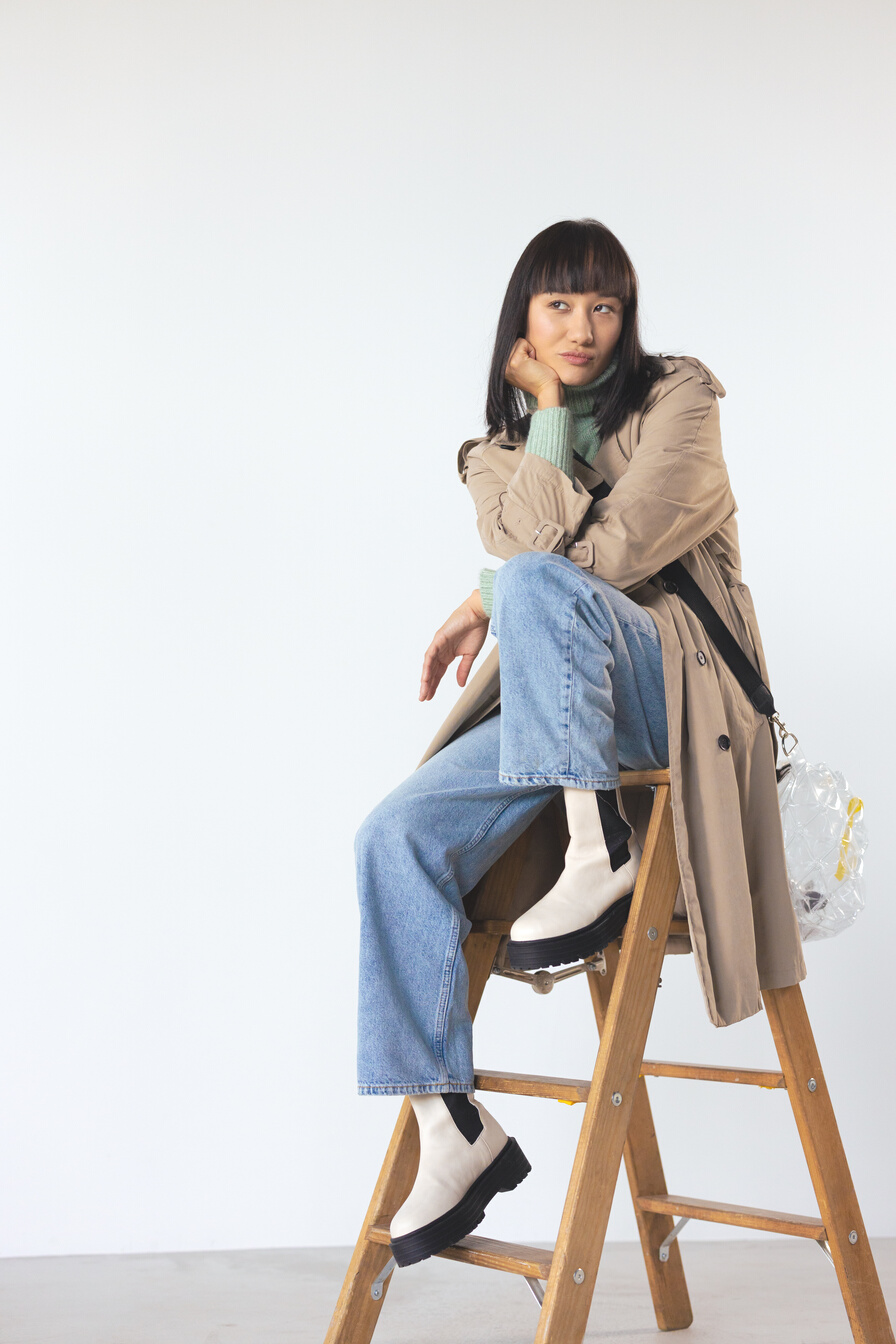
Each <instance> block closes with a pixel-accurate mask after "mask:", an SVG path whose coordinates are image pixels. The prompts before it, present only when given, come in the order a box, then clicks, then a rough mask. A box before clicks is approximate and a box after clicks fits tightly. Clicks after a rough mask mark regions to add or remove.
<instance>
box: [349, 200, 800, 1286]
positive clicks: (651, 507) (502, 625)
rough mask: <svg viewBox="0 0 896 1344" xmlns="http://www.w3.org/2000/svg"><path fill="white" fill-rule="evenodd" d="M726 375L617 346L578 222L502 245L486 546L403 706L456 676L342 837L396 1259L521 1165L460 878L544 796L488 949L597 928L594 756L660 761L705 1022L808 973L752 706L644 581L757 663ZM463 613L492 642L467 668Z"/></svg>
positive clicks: (485, 452) (610, 276) (627, 892)
mask: <svg viewBox="0 0 896 1344" xmlns="http://www.w3.org/2000/svg"><path fill="white" fill-rule="evenodd" d="M724 391H725V390H724V388H723V387H722V385H721V384H720V383H719V382H718V380H717V379H716V378H715V377H714V376H713V374H712V373H711V372H710V371H709V369H707V368H706V366H705V365H703V364H701V363H700V362H699V361H698V360H696V359H693V358H691V357H671V358H664V357H658V356H651V355H648V354H647V353H646V352H645V351H644V350H643V348H642V346H641V343H640V338H639V331H638V289H637V276H636V274H635V271H634V268H633V266H632V263H631V261H630V259H629V257H628V255H627V253H626V251H625V249H624V248H623V247H622V245H621V243H620V242H619V240H618V239H617V238H615V236H614V235H613V234H612V233H611V232H610V231H609V230H608V229H607V228H605V226H604V225H602V224H600V223H599V222H598V221H596V220H592V219H583V220H564V221H561V222H560V223H558V224H554V225H552V226H551V227H550V228H547V229H545V230H544V231H543V232H541V233H540V234H538V235H537V236H536V237H535V238H534V239H533V240H532V242H531V243H530V244H529V245H528V247H527V248H526V249H525V251H524V252H523V254H522V256H521V257H520V259H519V261H518V263H517V265H516V267H515V269H514V272H513V274H512V276H511V279H510V283H509V285H508V288H507V293H506V295H505V298H504V304H503V307H502V311H501V316H500V319H499V322H498V329H497V335H496V340H495V348H494V354H493V359H492V367H491V374H490V378H489V388H488V399H487V407H486V421H487V425H488V431H489V432H488V434H487V435H486V436H485V437H484V438H481V439H471V440H469V441H467V442H466V443H464V444H463V445H462V447H461V449H460V453H459V455H458V471H459V474H460V478H461V480H462V481H464V482H465V484H466V485H467V487H468V489H469V490H470V493H471V495H472V497H473V501H474V503H475V507H476V514H477V522H478V527H479V532H480V535H481V537H482V540H483V543H484V545H485V547H486V549H487V550H488V551H489V552H490V553H491V554H493V555H496V556H498V557H500V558H501V559H503V560H505V562H506V563H505V564H504V565H503V566H501V568H500V569H499V570H498V571H497V572H495V571H493V570H490V569H483V570H482V571H481V573H480V576H479V586H478V588H477V589H476V590H474V591H473V592H472V593H471V595H470V596H469V597H468V598H467V599H466V600H465V601H464V602H463V603H462V604H461V605H460V606H459V607H458V608H457V610H456V611H454V612H453V613H452V615H451V616H450V617H449V619H448V620H447V621H446V622H445V624H444V625H443V626H442V628H441V629H440V630H439V631H438V632H437V634H436V635H435V637H434V639H433V641H432V643H431V645H430V647H429V649H428V650H427V652H426V655H425V658H424V664H423V674H422V681H421V687H420V699H422V700H426V699H430V698H431V697H432V696H433V694H434V693H435V690H436V687H437V686H438V684H439V682H440V680H441V678H442V676H443V674H444V672H445V671H446V669H447V668H448V667H449V666H450V665H451V663H452V662H453V661H454V659H455V658H460V664H459V667H458V672H457V680H458V684H459V685H461V686H463V687H465V689H464V692H463V694H462V695H461V696H460V698H459V700H458V702H457V704H456V705H455V707H454V709H453V710H452V712H451V713H450V714H449V715H448V717H447V719H446V720H445V722H444V723H443V725H442V727H441V729H440V730H439V732H438V733H437V735H436V738H435V739H434V741H433V743H432V744H431V745H430V747H429V749H428V751H427V752H426V754H425V755H424V757H423V760H422V761H421V762H420V764H419V765H418V767H417V769H416V770H415V772H414V773H413V774H412V775H411V776H410V777H409V778H408V779H407V780H405V781H404V782H403V783H402V784H400V785H399V786H398V787H397V788H396V789H394V790H393V791H392V793H390V794H389V795H388V796H387V797H386V798H385V799H384V800H383V801H382V802H381V803H380V804H379V805H378V806H377V807H376V808H374V810H373V811H372V812H371V813H370V815H369V816H368V817H367V818H366V819H365V821H364V822H363V823H362V825H361V827H360V829H359V830H358V833H357V836H356V839H355V853H356V859H357V873H358V897H359V904H360V910H361V958H360V993H359V1048H358V1087H359V1091H360V1092H361V1093H363V1094H371V1095H372V1094H380V1095H384V1094H385V1095H400V1094H407V1095H408V1096H409V1098H410V1103H411V1106H412V1107H413V1110H414V1113H415V1115H416V1118H417V1121H418V1126H419V1132H420V1163H419V1168H418V1172H417V1178H416V1181H415V1183H414V1187H413V1189H412V1190H411V1193H410V1195H409V1197H408V1199H407V1200H406V1201H405V1203H404V1204H403V1205H402V1207H401V1209H400V1210H399V1211H398V1212H397V1213H396V1215H395V1217H394V1218H393V1220H392V1226H391V1237H392V1243H391V1244H392V1251H393V1254H394V1256H395V1259H396V1261H397V1263H398V1264H399V1265H404V1264H411V1263H413V1262H415V1261H417V1260H420V1259H423V1258H425V1257H427V1256H429V1255H433V1254H435V1253H436V1252H437V1251H439V1250H442V1249H444V1248H445V1247H446V1246H448V1245H451V1244H453V1243H454V1242H455V1241H457V1240H458V1239H459V1238H460V1237H462V1236H465V1235H467V1233H469V1232H470V1231H471V1230H472V1229H473V1228H474V1227H476V1226H477V1225H478V1223H479V1222H480V1221H481V1220H482V1217H483V1216H484V1211H485V1207H486V1204H487V1203H488V1202H489V1200H490V1199H491V1198H493V1196H494V1195H495V1194H496V1193H497V1192H498V1191H501V1190H510V1189H512V1188H513V1187H514V1186H515V1185H517V1184H519V1182H520V1181H521V1180H522V1179H523V1178H524V1177H525V1175H526V1174H527V1172H528V1171H529V1164H528V1162H527V1161H526V1159H525V1157H524V1156H523V1154H522V1152H521V1150H520V1148H519V1145H518V1144H517V1143H516V1141H515V1140H514V1139H512V1138H508V1136H507V1135H506V1134H505V1132H504V1130H503V1129H502V1128H501V1126H500V1124H499V1123H498V1121H497V1120H496V1119H495V1118H494V1117H493V1116H491V1115H490V1114H489V1112H488V1111H487V1110H486V1109H485V1107H484V1106H483V1105H482V1103H481V1102H480V1101H478V1100H477V1099H476V1098H474V1097H473V1095H472V1093H473V1060H472V1039H471V1038H472V1030H471V1021H470V1015H469V1012H468V1010H467V988H468V983H467V973H466V964H465V961H464V957H463V954H462V951H461V944H462V942H463V939H464V937H465V936H466V934H467V932H468V931H469V929H470V921H469V919H468V918H467V916H466V913H465V911H464V905H463V898H464V896H465V895H466V894H467V893H468V892H470V891H471V890H472V888H473V887H474V886H475V885H476V883H477V882H478V881H479V879H480V878H481V877H482V876H483V874H484V873H485V872H487V871H488V869H489V868H490V867H491V866H492V864H493V863H494V862H495V860H496V859H497V858H498V857H499V856H500V855H501V854H502V853H503V852H504V850H506V849H507V848H508V846H509V845H510V844H511V843H512V842H513V841H514V840H515V839H516V838H517V837H518V836H519V835H520V834H521V833H522V832H523V831H524V830H526V829H527V827H529V826H530V825H531V824H532V822H533V820H534V819H535V818H536V816H537V815H538V813H539V812H541V811H542V809H544V808H545V807H546V806H547V805H548V804H549V803H550V802H551V801H552V800H557V799H558V795H559V794H560V792H561V791H562V801H563V805H564V807H565V811H566V821H567V826H568V830H569V846H568V848H567V850H566V853H565V856H564V866H563V869H562V871H561V872H560V876H559V878H557V880H556V881H555V882H554V883H553V885H552V886H550V889H548V890H545V889H544V883H543V882H540V881H539V875H538V872H537V869H535V868H533V869H531V870H528V876H527V875H524V878H523V884H524V886H525V884H526V882H527V881H528V884H529V886H528V889H527V890H526V891H525V892H524V893H523V897H524V899H523V901H521V903H520V908H521V909H522V910H523V913H522V914H521V915H520V917H519V918H517V919H516V920H515V921H514V923H513V924H512V926H511V930H510V940H509V944H508V951H509V955H510V960H511V964H514V965H517V966H525V967H528V968H531V969H535V968H537V967H541V966H550V965H556V964H559V963H562V962H564V961H573V960H578V959H580V958H582V957H585V956H589V955H591V954H592V953H594V952H597V951H599V950H601V949H602V948H603V947H605V946H606V945H607V944H608V943H609V942H610V941H611V940H612V939H613V938H615V937H617V936H618V934H619V932H620V931H621V929H622V927H623V925H624V923H625V919H626V916H627V913H628V907H629V903H630V901H631V895H632V892H633V889H634V884H635V878H636V875H637V871H638V864H639V860H640V853H641V850H640V844H639V841H638V836H637V833H636V828H634V827H633V826H632V825H630V824H629V821H628V819H627V817H626V815H625V812H624V811H623V807H622V800H621V796H620V792H619V788H618V786H619V771H620V768H623V769H629V770H637V769H656V768H665V767H668V768H669V771H670V780H671V786H672V788H671V795H672V806H673V819H674V825H675V836H676V847H677V851H678V860H679V867H680V871H681V885H680V888H679V893H678V900H677V902H676V908H677V910H678V911H679V912H680V913H681V914H686V915H687V918H688V922H689V928H690V940H689V942H688V946H687V948H686V949H681V950H693V952H694V955H695V963H696V965H697V970H698V976H699V979H700V983H701V986H702V989H703V993H704V1000H705V1003H706V1008H707V1012H708V1014H709V1017H710V1020H711V1021H712V1022H713V1023H714V1024H715V1025H717V1026H725V1025H728V1024H729V1023H731V1022H735V1021H739V1020H741V1019H742V1018H744V1017H747V1016H749V1015H750V1014H752V1013H754V1012H757V1011H759V1009H760V1008H761V1006H762V1003H761V998H760V993H759V991H760V989H763V988H771V987H779V986H782V985H786V984H793V983H796V982H797V981H798V980H801V979H802V978H803V977H804V976H805V974H806V968H805V963H804V961H803V956H802V948H801V943H800V937H799V930H798V926H797V923H796V918H795V915H794V911H793V907H792V905H791V902H790V894H789V886H788V880H787V872H786V864H785V860H784V850H783V840H782V836H781V822H780V812H779V809H778V801H777V780H776V776H775V768H774V767H775V752H774V750H773V744H772V741H771V740H770V734H769V731H768V720H767V719H766V718H765V717H764V716H763V715H762V714H760V713H759V712H758V711H757V710H755V709H754V707H753V706H752V704H751V703H750V701H749V700H748V699H747V697H746V696H745V694H744V692H743V691H742V689H741V687H740V685H739V683H738V682H737V681H736V680H735V678H734V676H733V675H732V674H731V672H730V671H729V669H728V667H727V665H726V664H725V663H724V662H723V661H722V660H721V658H720V657H719V656H718V654H717V653H716V651H715V648H714V646H713V645H712V644H711V643H710V642H709V641H708V639H707V637H706V634H705V632H704V630H703V627H702V625H701V624H700V622H699V621H698V619H697V618H696V617H695V616H694V614H693V613H692V612H691V611H690V609H689V608H688V607H686V606H685V605H684V604H683V603H682V601H681V599H680V598H679V597H678V595H677V593H676V592H670V591H667V589H666V588H664V587H663V585H662V584H661V583H660V582H659V581H658V580H655V579H654V576H656V575H657V572H658V571H659V570H660V569H661V568H662V566H663V565H665V564H667V563H668V562H669V561H671V560H674V559H677V558H681V559H682V560H683V562H684V564H685V565H686V566H687V568H688V569H689V570H690V572H691V573H692V575H693V576H694V577H695V578H696V580H697V582H698V583H699V584H700V586H701V588H702V589H703V591H704V592H705V593H706V594H707V595H708V596H709V598H710V600H711V601H712V602H713V604H714V605H715V606H716V608H717V610H718V611H719V614H720V615H721V616H722V618H723V620H725V622H726V624H727V625H728V627H729V629H730V630H731V631H732V633H733V634H734V636H735V638H736V639H737V640H738V641H739V643H740V644H741V646H742V648H743V649H744V650H745V651H746V652H747V654H748V656H749V655H750V654H752V658H753V661H754V664H755V665H756V666H757V667H758V670H759V672H760V675H761V676H762V677H763V680H764V681H766V683H768V674H767V669H766V665H765V658H764V654H763V650H762V643H761V640H760V637H759V630H758V626H757V622H756V617H755V613H754V610H753V605H752V600H751V597H750V593H749V590H748V589H747V587H746V585H745V584H744V583H743V581H742V579H741V571H740V552H739V547H738V541H737V527H736V523H735V519H734V515H735V513H736V511H737V505H736V503H735V500H734V496H733V495H732V492H731V486H730V483H729V480H728V473H727V469H726V466H725V462H724V459H723V456H722V449H721V441H720V435H719V410H718V398H719V397H721V396H724ZM489 622H491V630H492V633H493V634H494V635H495V636H496V637H497V640H498V644H497V646H496V647H495V648H494V649H493V650H492V652H491V654H490V655H489V657H488V659H487V660H486V662H485V664H484V665H483V666H482V667H481V668H480V669H479V671H478V673H477V674H476V676H475V677H474V678H473V679H472V681H471V682H470V683H469V685H468V684H467V677H468V675H469V671H470V667H471V665H472V663H473V661H474V659H475V658H476V656H477V654H478V653H479V651H480V649H481V648H482V645H483V643H484V642H485V638H486V635H487V633H488V630H489ZM499 650H500V673H499V666H498V653H499ZM671 941H672V940H670V943H671ZM686 941H687V940H686ZM670 950H674V949H670Z"/></svg>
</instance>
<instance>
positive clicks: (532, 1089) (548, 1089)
mask: <svg viewBox="0 0 896 1344" xmlns="http://www.w3.org/2000/svg"><path fill="white" fill-rule="evenodd" d="M473 1086H474V1087H475V1088H477V1089H478V1090H479V1091H480V1092H512V1093H513V1094H514V1095H515V1096H518V1097H549V1098H553V1100H554V1101H587V1100H588V1091H589V1089H590V1087H591V1083H590V1082H589V1081H588V1079H587V1078H552V1077H550V1075H548V1074H541V1073H501V1072H500V1070H496V1069H489V1071H488V1073H475V1074H474V1075H473Z"/></svg>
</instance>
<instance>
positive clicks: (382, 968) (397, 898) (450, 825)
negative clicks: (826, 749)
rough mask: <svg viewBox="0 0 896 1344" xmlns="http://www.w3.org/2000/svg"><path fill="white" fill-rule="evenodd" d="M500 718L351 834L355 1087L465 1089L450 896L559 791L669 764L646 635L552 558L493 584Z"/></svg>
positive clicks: (657, 670) (642, 623) (595, 587)
mask: <svg viewBox="0 0 896 1344" xmlns="http://www.w3.org/2000/svg"><path fill="white" fill-rule="evenodd" d="M491 629H492V633H493V634H495V635H496V636H497V639H498V645H499V647H500V650H501V654H500V658H501V704H500V711H499V712H498V713H494V714H492V715H490V716H489V717H488V718H485V719H483V720H481V721H480V722H479V723H477V724H475V725H474V726H473V727H472V728H469V729H467V730H466V731H465V732H463V733H461V735H460V736H459V737H456V738H455V739H454V740H453V741H451V742H449V743H448V745H447V746H445V747H442V749H441V750H440V751H438V752H436V754H435V755H434V756H432V757H430V759H429V760H428V761H426V762H425V763H424V764H423V765H421V766H420V767H419V769H417V770H415V771H414V773H413V774H411V775H409V776H408V778H407V779H406V780H404V782H403V783H401V784H399V785H398V787H397V788H395V789H393V790H392V792H391V793H390V794H388V795H387V796H386V797H385V798H384V799H383V800H382V802H380V803H378V804H377V806H376V807H375V808H374V809H373V811H372V812H371V813H370V814H369V815H368V816H367V817H366V818H365V819H364V821H363V822H362V823H361V826H360V827H359V829H358V832H357V834H356V836H355V859H356V865H357V881H358V903H359V906H360V913H361V950H360V967H359V994H358V1091H359V1092H360V1093H361V1094H371V1095H372V1094H379V1095H400V1094H403V1093H417V1092H472V1091H473V1041H472V1022H471V1020H470V1014H469V1011H468V1009H467V992H468V980H467V965H466V961H465V959H464V956H463V952H462V950H461V944H462V943H463V940H464V938H465V937H466V935H467V933H468V932H469V930H470V927H471V925H470V921H469V919H468V918H467V916H466V913H465V911H464V905H463V898H464V896H465V895H467V893H468V892H470V891H472V889H473V887H475V885H476V883H477V882H478V881H479V879H480V878H481V877H482V876H483V874H484V873H486V872H487V871H488V869H489V868H490V867H491V866H492V864H493V863H494V862H495V861H496V859H498V858H499V857H500V855H501V854H503V853H504V851H505V850H506V849H508V848H509V846H510V845H511V844H512V843H513V841H514V840H516V839H517V837H518V836H519V835H521V834H522V833H523V831H525V830H526V828H527V827H528V826H529V825H530V823H531V822H532V820H533V818H534V817H535V816H536V815H537V813H538V812H540V811H541V809H542V808H543V807H546V806H547V804H548V803H549V802H550V800H551V798H552V797H553V796H554V795H555V794H556V793H557V792H558V791H559V790H560V789H561V788H563V787H564V786H565V787H567V788H603V789H610V788H614V787H615V786H616V785H618V783H619V769H620V762H621V763H622V765H623V767H624V768H625V769H629V770H650V769H665V768H666V767H668V764H669V741H668V733H667V722H666V701H665V688H664V681H663V663H662V654H661V649H660V639H659V632H658V630H657V628H656V625H655V623H654V621H653V618H652V617H651V615H650V613H649V612H648V611H645V609H644V608H643V607H641V606H639V605H638V604H637V603H636V602H633V601H632V600H631V598H628V597H626V596H625V595H624V594H623V593H622V592H620V591H619V589H618V588H614V587H613V586H612V584H609V583H607V582H606V581H605V580H604V579H601V578H598V577H597V576H596V575H593V574H589V573H587V572H586V571H585V570H583V569H580V568H579V567H578V566H577V565H574V564H573V562H572V561H571V560H568V559H567V558H566V557H565V556H562V555H554V554H551V553H547V552H541V551H524V552H522V553H521V554H520V555H515V556H513V557H511V559H509V560H507V561H505V563H504V564H503V565H502V566H501V567H500V569H498V571H497V573H496V575H495V586H494V605H493V613H492V624H491Z"/></svg>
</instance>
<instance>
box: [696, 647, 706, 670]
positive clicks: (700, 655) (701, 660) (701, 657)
mask: <svg viewBox="0 0 896 1344" xmlns="http://www.w3.org/2000/svg"><path fill="white" fill-rule="evenodd" d="M697 662H698V663H699V664H700V666H701V667H702V666H703V664H704V663H705V662H706V654H705V653H704V652H703V650H702V649H698V650H697Z"/></svg>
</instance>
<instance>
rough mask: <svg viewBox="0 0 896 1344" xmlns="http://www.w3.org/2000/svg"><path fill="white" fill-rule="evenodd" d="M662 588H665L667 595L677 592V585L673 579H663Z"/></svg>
mask: <svg viewBox="0 0 896 1344" xmlns="http://www.w3.org/2000/svg"><path fill="white" fill-rule="evenodd" d="M663 587H664V588H665V590H666V592H667V593H677V592H678V584H677V583H676V582H675V580H674V579H663Z"/></svg>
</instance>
